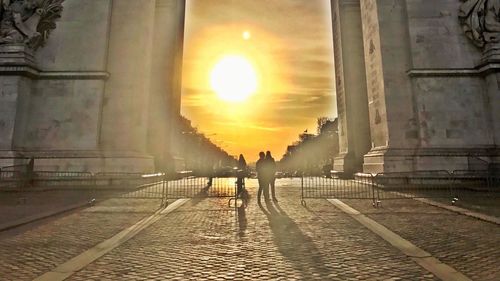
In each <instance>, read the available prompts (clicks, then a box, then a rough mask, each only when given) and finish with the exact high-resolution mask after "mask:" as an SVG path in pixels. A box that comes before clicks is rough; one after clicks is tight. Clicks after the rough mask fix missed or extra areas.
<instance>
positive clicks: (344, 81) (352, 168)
mask: <svg viewBox="0 0 500 281" xmlns="http://www.w3.org/2000/svg"><path fill="white" fill-rule="evenodd" d="M332 19H333V37H334V56H335V76H336V77H335V80H336V91H337V107H338V118H339V157H337V158H335V160H334V170H338V171H344V172H346V173H353V172H359V171H361V170H362V165H363V156H364V155H365V154H366V153H367V152H368V151H369V150H370V142H371V139H370V130H369V119H368V99H367V90H366V75H365V62H364V51H363V32H362V27H361V8H360V1H359V0H343V1H332Z"/></svg>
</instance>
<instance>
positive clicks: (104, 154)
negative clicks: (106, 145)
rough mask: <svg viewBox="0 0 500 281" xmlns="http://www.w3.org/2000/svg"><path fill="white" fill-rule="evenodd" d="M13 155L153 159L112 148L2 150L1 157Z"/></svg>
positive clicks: (59, 157) (144, 154)
mask: <svg viewBox="0 0 500 281" xmlns="http://www.w3.org/2000/svg"><path fill="white" fill-rule="evenodd" d="M12 157H16V158H17V157H21V158H22V157H35V158H37V159H61V158H65V159H67V158H143V159H152V158H153V156H151V155H149V154H146V153H140V152H134V151H112V150H23V149H16V150H0V159H2V158H4V159H10V158H12Z"/></svg>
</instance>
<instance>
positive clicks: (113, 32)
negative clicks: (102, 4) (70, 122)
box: [100, 0, 156, 154]
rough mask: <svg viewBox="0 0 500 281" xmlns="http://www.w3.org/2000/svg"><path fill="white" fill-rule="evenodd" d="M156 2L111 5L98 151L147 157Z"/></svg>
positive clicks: (133, 0) (126, 1)
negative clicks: (145, 155) (106, 72)
mask: <svg viewBox="0 0 500 281" xmlns="http://www.w3.org/2000/svg"><path fill="white" fill-rule="evenodd" d="M155 2H156V1H154V0H147V1H137V0H120V1H113V8H112V13H111V27H110V35H109V36H110V39H109V47H108V62H107V71H108V72H109V73H110V78H109V80H108V81H107V83H106V87H105V94H104V102H103V109H102V124H101V133H100V148H101V149H103V150H105V151H125V152H132V153H141V154H146V152H147V130H148V105H149V98H150V96H149V94H150V86H151V83H150V81H151V80H150V79H151V75H150V74H151V61H152V59H153V57H152V50H153V33H154V21H155V6H156V3H155Z"/></svg>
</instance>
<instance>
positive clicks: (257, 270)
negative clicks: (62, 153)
mask: <svg viewBox="0 0 500 281" xmlns="http://www.w3.org/2000/svg"><path fill="white" fill-rule="evenodd" d="M286 183H287V182H281V183H280V188H278V194H279V200H280V201H279V204H263V206H262V208H261V207H259V205H258V204H257V202H256V200H255V194H256V188H255V182H250V183H249V184H247V189H248V190H249V192H250V194H251V196H252V198H251V199H250V202H249V205H248V208H246V209H243V208H241V209H240V208H238V209H237V210H235V209H234V208H227V199H204V200H195V201H191V202H188V203H187V204H186V205H184V206H183V207H181V208H180V209H178V210H176V211H174V212H173V213H171V214H169V215H168V216H166V217H164V218H163V219H161V220H160V221H158V222H157V223H155V224H153V225H152V226H150V227H149V228H147V229H145V230H144V231H143V232H141V233H139V234H138V235H137V236H136V237H134V238H132V239H131V240H129V241H127V242H126V243H124V244H123V245H121V246H120V247H118V248H116V249H114V250H113V251H111V252H110V253H108V254H107V255H105V256H103V257H102V258H101V259H99V260H98V261H96V262H94V263H92V264H90V265H89V266H87V267H86V268H84V269H83V270H82V271H80V272H78V273H77V274H75V275H73V276H72V277H70V278H69V280H88V278H89V277H91V276H101V277H106V278H111V279H115V280H127V278H128V277H130V276H132V274H135V276H141V277H145V278H147V279H148V280H154V279H155V278H158V277H159V278H160V280H177V278H178V280H390V278H402V279H403V280H437V279H436V278H435V277H434V276H433V275H432V274H429V273H428V272H427V271H425V270H424V269H422V268H421V267H419V266H418V265H417V264H415V263H414V262H413V261H411V260H410V259H408V258H407V257H406V256H404V255H403V254H402V253H400V252H399V251H398V250H396V249H394V248H393V247H392V246H390V245H389V244H387V243H386V242H385V241H383V240H382V239H380V238H378V236H376V235H374V234H373V233H371V232H370V231H369V230H367V229H366V228H364V227H363V226H361V225H359V224H358V223H357V222H356V221H354V220H353V219H351V218H350V217H349V216H347V215H345V214H344V213H342V212H341V211H339V210H336V209H335V208H334V207H333V206H332V205H331V204H329V203H328V202H326V200H315V201H314V202H311V204H309V205H308V207H307V208H304V207H303V206H301V205H300V200H299V189H298V188H297V187H292V186H290V185H287V184H286ZM140 265H146V266H142V267H141V266H140Z"/></svg>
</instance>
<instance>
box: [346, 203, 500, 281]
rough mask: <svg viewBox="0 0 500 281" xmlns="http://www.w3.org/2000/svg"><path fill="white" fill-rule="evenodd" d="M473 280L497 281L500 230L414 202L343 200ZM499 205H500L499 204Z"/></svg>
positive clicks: (489, 224) (490, 224) (499, 275)
mask: <svg viewBox="0 0 500 281" xmlns="http://www.w3.org/2000/svg"><path fill="white" fill-rule="evenodd" d="M343 201H344V202H345V203H347V204H349V205H350V206H352V207H353V208H355V209H357V210H358V211H360V212H362V213H364V214H367V215H368V216H369V217H371V218H372V219H374V220H376V221H377V222H379V223H381V224H383V225H384V226H386V227H388V228H389V229H391V230H392V231H394V232H396V233H397V234H399V235H400V236H402V237H403V238H405V239H407V240H409V241H411V242H412V243H414V244H415V245H417V246H418V247H420V248H421V249H423V250H425V251H427V252H429V253H430V254H432V255H433V256H434V257H436V258H438V259H439V260H441V262H444V263H446V264H448V265H450V266H452V267H454V268H455V269H457V270H458V271H460V272H462V273H464V274H465V275H467V276H469V277H470V278H472V279H474V280H484V281H487V280H492V281H493V280H500V266H499V265H500V227H499V226H498V225H495V224H492V223H488V222H484V221H481V220H477V219H474V218H470V217H467V216H464V215H460V214H457V213H454V212H451V211H447V210H444V209H441V208H437V207H433V206H429V205H427V204H424V203H421V202H418V201H415V200H394V201H390V200H386V201H383V202H382V206H381V207H380V208H378V209H375V208H373V207H371V204H370V202H363V201H359V200H343ZM499 203H500V202H499Z"/></svg>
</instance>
